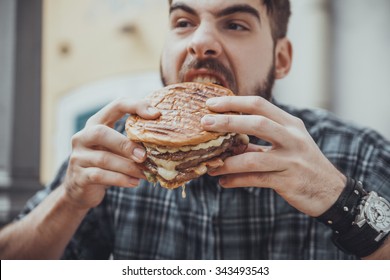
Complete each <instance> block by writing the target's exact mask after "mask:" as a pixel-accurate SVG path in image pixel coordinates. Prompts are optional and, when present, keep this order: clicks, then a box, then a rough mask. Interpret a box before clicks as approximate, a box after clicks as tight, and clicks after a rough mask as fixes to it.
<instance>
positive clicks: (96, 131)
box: [90, 124, 107, 139]
mask: <svg viewBox="0 0 390 280" xmlns="http://www.w3.org/2000/svg"><path fill="white" fill-rule="evenodd" d="M106 133H107V129H106V126H104V125H101V124H99V125H96V126H95V127H94V128H93V129H91V131H90V138H91V139H99V138H103V137H104V136H105V135H106Z"/></svg>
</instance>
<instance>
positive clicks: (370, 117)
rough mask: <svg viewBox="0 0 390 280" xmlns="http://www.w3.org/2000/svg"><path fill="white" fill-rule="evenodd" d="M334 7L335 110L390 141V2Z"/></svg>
mask: <svg viewBox="0 0 390 280" xmlns="http://www.w3.org/2000/svg"><path fill="white" fill-rule="evenodd" d="M334 4H335V9H334V11H335V26H336V29H335V30H334V31H335V32H334V35H335V43H336V44H335V57H334V65H333V68H332V70H333V74H334V75H333V77H334V82H335V84H334V89H335V91H334V98H335V99H334V100H335V102H334V109H335V111H336V113H337V114H338V115H340V116H342V117H344V118H346V119H349V120H353V121H354V122H358V123H361V124H363V125H366V126H370V127H373V128H375V129H377V130H379V131H380V132H382V133H383V134H384V135H385V136H386V137H387V138H388V139H390V31H389V26H390V1H388V0H372V1H366V0H343V1H334Z"/></svg>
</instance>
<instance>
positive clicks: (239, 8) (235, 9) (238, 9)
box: [169, 2, 261, 23]
mask: <svg viewBox="0 0 390 280" xmlns="http://www.w3.org/2000/svg"><path fill="white" fill-rule="evenodd" d="M176 10H183V11H185V12H187V13H189V14H191V15H197V12H196V11H195V10H194V9H193V8H191V7H190V6H188V5H186V4H184V3H181V2H177V3H175V4H172V5H171V7H170V9H169V14H172V13H173V12H174V11H176ZM236 13H247V14H250V15H252V16H254V17H255V18H256V19H257V20H258V21H259V22H260V23H261V20H260V13H259V12H258V11H257V10H256V9H255V8H253V7H252V6H249V5H247V4H237V5H232V6H229V7H227V8H225V9H223V10H221V11H219V12H217V13H216V16H217V17H224V16H229V15H232V14H236Z"/></svg>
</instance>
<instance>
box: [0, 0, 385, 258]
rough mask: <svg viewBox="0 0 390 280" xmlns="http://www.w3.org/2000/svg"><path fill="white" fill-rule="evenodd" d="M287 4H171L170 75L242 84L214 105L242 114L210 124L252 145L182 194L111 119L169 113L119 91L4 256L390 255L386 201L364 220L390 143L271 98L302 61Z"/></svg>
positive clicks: (251, 0) (80, 138) (166, 70)
mask: <svg viewBox="0 0 390 280" xmlns="http://www.w3.org/2000/svg"><path fill="white" fill-rule="evenodd" d="M289 15H290V7H289V3H288V1H283V0H279V1H266V0H264V1H261V0H232V1H222V0H213V1H210V0H207V1H206V0H201V1H199V0H197V1H194V0H173V1H170V32H169V36H168V38H167V43H166V45H165V47H164V50H163V54H162V59H161V75H162V80H163V82H164V84H171V83H177V82H187V81H198V80H200V79H202V80H205V79H206V80H210V81H214V82H217V83H219V84H222V85H223V86H226V87H229V88H231V89H232V90H233V91H234V92H235V93H236V94H237V95H238V96H237V97H229V98H217V99H209V101H208V104H207V105H208V106H209V108H210V109H211V110H213V111H216V112H225V111H238V112H241V113H243V114H242V115H236V116H231V115H217V116H215V115H214V116H206V117H205V118H203V119H202V125H203V127H204V128H205V129H206V130H214V131H232V132H238V133H245V134H248V135H251V136H252V137H253V141H252V143H251V144H250V145H249V147H248V149H247V150H246V151H245V152H244V153H242V154H238V155H235V156H232V157H230V158H227V159H226V161H225V164H224V166H223V167H220V168H219V169H217V170H215V171H213V172H212V173H211V174H209V175H206V176H203V177H201V178H199V179H197V180H193V181H191V182H190V183H189V184H188V188H187V192H188V194H187V198H186V199H182V198H181V195H180V192H177V191H168V190H166V189H163V188H159V187H158V188H152V187H151V186H150V184H148V183H147V182H146V181H144V180H141V179H145V178H144V175H143V174H142V172H141V171H140V170H139V169H138V168H137V167H136V163H137V162H143V161H144V160H145V151H144V150H143V148H142V147H141V146H139V145H138V144H136V143H133V142H130V141H129V140H127V138H126V137H125V136H124V135H123V134H122V132H123V120H122V121H121V122H119V125H118V127H117V131H116V130H114V129H113V127H114V125H115V123H116V122H117V121H118V120H119V119H121V117H122V116H123V115H124V114H126V113H131V114H133V113H136V114H139V115H140V116H142V117H143V118H149V119H153V118H157V117H158V116H159V112H158V111H157V110H156V109H155V108H153V107H150V106H149V105H148V104H147V103H146V102H145V101H139V102H134V101H132V100H131V99H126V98H125V99H121V100H116V101H114V102H112V103H110V104H109V105H107V106H106V107H105V108H103V109H102V110H101V111H99V112H98V113H97V114H96V115H94V116H93V117H91V118H90V119H89V120H88V122H87V124H86V126H85V128H84V129H83V130H82V131H80V132H79V133H77V134H76V135H75V136H74V137H73V139H72V146H73V150H72V153H71V155H70V158H69V161H68V162H67V163H66V164H65V165H64V166H63V167H62V170H60V172H59V174H58V176H57V178H56V179H55V180H54V182H53V183H52V184H51V185H50V186H49V187H48V188H47V189H46V190H44V191H41V192H40V193H38V194H37V196H36V197H35V198H34V199H32V200H31V201H30V203H29V204H28V205H27V208H26V210H25V211H24V213H22V215H21V217H20V220H19V221H17V222H15V223H13V224H11V225H9V226H8V227H6V228H5V229H3V230H2V231H1V233H0V249H1V255H2V258H60V257H64V258H81V259H85V258H87V259H94V258H108V257H110V256H112V257H113V258H118V259H122V258H123V259H124V258H133V259H136V258H139V259H152V258H155V259H187V258H190V259H227V258H231V259H301V258H303V259H348V258H357V257H363V258H390V241H389V240H388V239H386V238H387V236H388V230H387V228H386V223H388V222H389V219H388V218H389V217H388V214H386V213H383V212H381V211H382V210H383V211H387V209H386V206H387V204H386V203H387V202H386V201H382V200H380V202H379V204H378V205H379V206H378V207H372V208H370V209H371V210H370V211H371V222H374V223H375V222H376V223H382V224H381V226H382V229H381V230H382V232H381V230H378V229H375V228H372V227H370V226H368V223H367V222H366V220H365V219H363V221H364V222H363V226H361V225H360V224H361V223H357V222H358V221H360V220H361V219H360V218H359V215H360V214H361V213H363V212H364V211H363V210H362V209H363V207H364V202H365V200H367V198H368V195H370V197H371V196H373V193H372V191H373V190H375V191H377V192H378V193H379V194H380V195H381V196H383V197H385V198H387V200H389V199H390V168H389V167H390V166H389V164H390V143H389V142H388V141H387V140H385V139H384V138H382V137H381V136H379V135H377V134H376V133H375V132H373V131H369V130H364V129H358V128H355V127H352V126H349V125H346V124H343V123H342V122H340V121H339V120H337V119H336V118H334V117H332V116H331V115H330V114H328V113H326V112H323V111H310V110H296V109H293V108H290V107H285V106H281V105H278V104H277V103H276V102H275V101H274V100H273V99H272V97H271V89H272V86H273V83H274V80H275V79H281V78H283V77H285V76H286V75H287V74H288V72H289V70H290V66H291V62H292V47H291V43H290V42H289V40H288V39H287V38H286V31H287V22H288V18H289ZM267 143H268V145H266V144H267ZM358 180H360V181H362V183H363V187H364V189H363V187H362V185H361V183H360V182H357V181H358ZM110 186H115V187H110ZM370 199H371V198H370ZM38 202H39V205H37V204H38ZM36 205H37V206H36ZM386 215H387V216H386ZM379 220H380V222H379ZM332 236H333V237H332ZM334 243H337V244H338V245H337V246H336V245H335V244H334ZM338 247H340V248H342V250H341V249H339V248H338ZM344 251H346V252H344Z"/></svg>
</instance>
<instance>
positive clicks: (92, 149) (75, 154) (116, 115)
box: [63, 98, 160, 209]
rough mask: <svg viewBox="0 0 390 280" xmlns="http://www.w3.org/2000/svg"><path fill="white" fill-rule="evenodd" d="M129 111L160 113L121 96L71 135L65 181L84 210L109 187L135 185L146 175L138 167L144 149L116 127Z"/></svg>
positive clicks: (151, 115) (148, 114)
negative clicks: (70, 150)
mask: <svg viewBox="0 0 390 280" xmlns="http://www.w3.org/2000/svg"><path fill="white" fill-rule="evenodd" d="M126 113H129V114H137V115H139V116H141V117H142V118H145V119H155V118H158V117H159V116H160V113H159V112H158V111H157V109H155V108H154V107H151V106H150V105H149V103H148V102H146V101H144V100H142V101H138V102H133V101H132V100H131V99H130V98H120V99H117V100H115V101H113V102H111V103H109V104H108V105H107V106H105V107H104V108H103V109H101V110H100V111H99V112H97V113H96V114H95V115H93V116H92V117H91V118H90V119H89V120H88V121H87V123H86V125H85V127H84V129H83V130H81V131H79V132H78V133H76V134H75V135H74V136H73V137H72V153H71V155H70V159H69V165H68V170H67V174H66V177H65V180H64V183H63V186H64V187H65V191H66V194H67V198H68V199H69V201H70V202H71V203H73V204H74V205H75V206H77V207H79V208H81V209H89V208H92V207H95V206H97V205H98V204H100V202H101V201H102V200H103V198H104V195H105V191H106V189H107V187H108V186H118V187H135V186H137V185H138V184H139V180H140V179H144V178H145V176H144V174H143V173H142V171H141V170H140V169H139V168H138V167H137V165H136V163H141V162H143V161H144V160H145V159H146V153H145V150H144V148H143V147H142V146H141V145H139V144H136V143H134V142H132V141H130V140H129V139H128V138H127V137H126V136H124V135H122V134H121V133H119V132H117V131H116V130H114V129H113V126H114V124H115V122H116V121H117V120H119V119H120V118H121V117H122V116H123V115H125V114H126Z"/></svg>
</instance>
